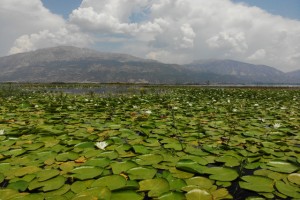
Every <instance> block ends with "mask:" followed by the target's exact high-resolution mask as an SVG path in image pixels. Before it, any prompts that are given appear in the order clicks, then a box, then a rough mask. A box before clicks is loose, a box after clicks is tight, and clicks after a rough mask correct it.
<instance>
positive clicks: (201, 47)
mask: <svg viewBox="0 0 300 200" xmlns="http://www.w3.org/2000/svg"><path fill="white" fill-rule="evenodd" d="M3 2H4V3H3ZM3 2H1V5H0V8H1V9H0V17H1V18H0V23H1V24H2V25H4V24H5V23H8V24H10V26H8V27H10V28H11V30H9V31H8V32H7V31H6V32H7V33H6V36H5V37H6V38H7V37H9V36H8V35H9V32H12V29H13V28H15V26H18V25H19V26H20V25H21V26H20V27H19V30H18V31H17V33H18V34H17V35H14V36H11V38H14V40H12V39H11V40H10V44H11V46H14V47H13V48H11V53H13V52H20V51H26V50H30V49H33V48H38V47H44V46H47V45H50V44H51V45H59V44H74V45H83V46H85V45H88V44H90V43H91V42H95V43H96V44H95V45H94V46H96V47H98V49H99V50H102V51H106V50H111V51H118V52H125V53H130V54H134V55H137V56H141V57H146V58H153V59H158V60H160V61H163V62H171V63H188V62H191V61H193V60H199V59H207V58H220V59H237V60H241V61H245V62H252V63H257V64H266V65H270V66H274V67H277V68H278V69H281V70H283V71H289V70H294V69H298V68H299V65H300V63H299V49H300V21H297V20H291V19H288V18H283V17H281V16H275V15H272V14H270V13H267V12H266V11H264V10H262V9H260V8H257V7H250V6H247V5H246V4H237V3H233V2H232V1H231V0H222V1H220V0H209V1H208V0H197V1H195V0H159V1H158V0H101V1H99V0H83V1H82V3H81V5H80V7H79V8H77V9H75V10H74V11H73V12H72V13H71V14H70V16H69V19H68V20H67V21H64V20H63V19H62V18H60V17H58V16H56V15H54V14H52V13H50V12H49V11H48V10H47V9H45V8H44V7H43V6H42V5H41V2H40V0H26V3H25V1H21V0H3ZM11 2H14V3H11ZM16 2H21V4H20V6H19V8H15V7H14V5H15V3H16ZM13 7H14V8H13ZM4 8H5V9H4ZM13 9H19V10H18V12H15V14H12V15H8V14H11V12H12V10H13ZM3 10H4V11H3ZM21 11H22V12H21ZM16 13H19V14H16ZM21 13H22V14H21ZM33 15H34V16H38V17H36V18H35V20H32V18H33ZM3 16H4V17H6V18H5V19H6V20H3V18H2V17H3ZM10 18H11V19H10ZM19 18H23V21H22V22H20V23H19V22H17V19H19ZM33 21H34V22H33ZM14 23H16V25H12V24H14ZM33 24H34V25H33ZM4 26H5V25H4ZM25 26H28V28H24V27H25ZM13 41H14V42H15V43H14V42H13ZM12 44H14V45H12Z"/></svg>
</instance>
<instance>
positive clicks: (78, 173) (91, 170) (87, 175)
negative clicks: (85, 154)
mask: <svg viewBox="0 0 300 200" xmlns="http://www.w3.org/2000/svg"><path fill="white" fill-rule="evenodd" d="M102 172H103V168H100V167H94V166H81V167H77V168H75V169H73V170H72V171H71V173H73V174H72V176H73V177H74V178H77V179H79V180H87V179H92V178H95V177H97V176H100V175H101V174H102Z"/></svg>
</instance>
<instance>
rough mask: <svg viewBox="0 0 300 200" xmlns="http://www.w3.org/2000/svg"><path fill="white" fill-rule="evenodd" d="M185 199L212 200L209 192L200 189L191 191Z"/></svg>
mask: <svg viewBox="0 0 300 200" xmlns="http://www.w3.org/2000/svg"><path fill="white" fill-rule="evenodd" d="M185 197H186V199H187V200H195V199H201V200H213V196H212V195H211V194H210V193H209V192H207V191H206V190H201V189H193V190H191V191H189V192H188V193H186V195H185Z"/></svg>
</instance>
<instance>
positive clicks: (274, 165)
mask: <svg viewBox="0 0 300 200" xmlns="http://www.w3.org/2000/svg"><path fill="white" fill-rule="evenodd" d="M267 169H270V170H272V171H276V172H283V173H293V172H295V171H297V170H298V169H299V167H298V166H296V165H294V164H292V163H289V162H285V161H281V160H278V161H276V160H275V161H270V162H268V163H267Z"/></svg>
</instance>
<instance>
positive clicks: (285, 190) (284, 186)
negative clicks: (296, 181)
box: [275, 181, 300, 199]
mask: <svg viewBox="0 0 300 200" xmlns="http://www.w3.org/2000/svg"><path fill="white" fill-rule="evenodd" d="M275 186H276V188H277V190H278V191H279V192H280V193H282V194H284V195H286V196H288V197H293V198H296V199H299V198H300V189H299V187H295V186H292V185H290V184H288V183H284V182H283V181H277V182H276V184H275Z"/></svg>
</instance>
